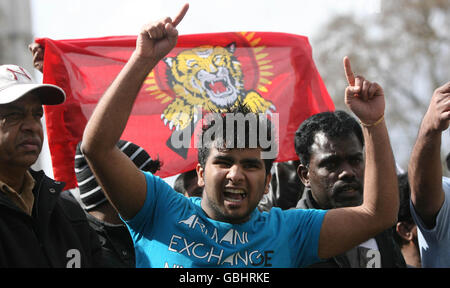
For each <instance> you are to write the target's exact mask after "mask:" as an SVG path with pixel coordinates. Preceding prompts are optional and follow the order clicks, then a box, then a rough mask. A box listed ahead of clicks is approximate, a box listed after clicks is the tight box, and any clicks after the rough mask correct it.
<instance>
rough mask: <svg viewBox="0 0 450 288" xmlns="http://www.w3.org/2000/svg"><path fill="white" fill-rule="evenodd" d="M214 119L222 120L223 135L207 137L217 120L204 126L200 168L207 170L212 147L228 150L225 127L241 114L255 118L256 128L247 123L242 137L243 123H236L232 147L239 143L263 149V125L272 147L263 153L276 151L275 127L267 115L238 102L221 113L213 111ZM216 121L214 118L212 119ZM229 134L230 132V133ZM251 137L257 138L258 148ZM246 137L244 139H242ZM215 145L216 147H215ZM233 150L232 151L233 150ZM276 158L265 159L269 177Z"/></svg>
mask: <svg viewBox="0 0 450 288" xmlns="http://www.w3.org/2000/svg"><path fill="white" fill-rule="evenodd" d="M213 114H214V117H219V118H220V119H221V122H222V124H223V125H222V134H221V135H216V134H211V135H212V137H205V135H206V133H207V131H208V130H210V129H212V128H213V127H214V126H215V125H216V124H217V123H216V121H215V120H210V121H209V122H207V123H206V125H203V126H202V131H201V135H200V139H202V145H201V146H200V147H199V148H198V162H199V164H200V166H202V167H203V168H205V164H206V161H207V159H208V156H209V153H210V149H211V147H216V148H225V149H227V145H228V143H227V142H226V141H227V129H226V128H227V125H225V124H226V123H227V119H229V120H233V121H234V119H235V116H236V115H238V114H241V115H242V116H244V117H246V116H254V117H255V118H256V121H255V123H256V127H253V126H252V125H251V124H250V121H245V122H244V125H243V128H244V132H245V133H243V134H242V135H241V133H238V131H239V130H240V129H242V127H240V128H239V129H238V126H239V124H242V123H238V122H239V121H234V125H233V127H234V129H233V137H232V138H233V139H234V143H233V145H234V146H232V147H233V148H235V147H237V146H236V145H237V143H244V144H245V145H244V148H245V149H247V148H257V147H259V148H262V145H261V143H260V137H259V136H260V127H261V125H264V126H262V128H264V130H265V133H266V135H265V136H266V138H267V141H270V143H271V144H270V145H271V146H269V147H267V148H263V149H262V151H271V149H274V145H277V144H276V143H275V141H274V139H273V137H275V135H274V130H273V129H274V127H273V125H272V122H271V121H270V119H269V118H268V117H267V115H265V114H263V113H260V112H255V111H252V110H251V109H250V108H249V107H248V106H247V105H245V104H243V103H241V102H238V103H237V104H235V105H231V106H228V107H227V108H225V109H223V110H221V111H211V112H210V114H209V115H213ZM206 117H208V115H206ZM212 119H214V118H212ZM228 132H229V131H228ZM211 135H208V136H211ZM250 135H253V136H255V135H256V136H257V137H256V138H257V139H255V140H256V141H257V142H256V147H254V146H253V144H252V139H250V137H249V136H250ZM242 137H244V138H242ZM213 145H214V146H213ZM233 148H231V149H233ZM238 148H239V147H238ZM275 158H276V157H274V158H270V159H263V161H264V166H265V170H266V174H267V175H268V174H269V173H270V170H271V168H272V164H273V162H274V160H275Z"/></svg>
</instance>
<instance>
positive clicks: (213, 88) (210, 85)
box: [205, 78, 232, 98]
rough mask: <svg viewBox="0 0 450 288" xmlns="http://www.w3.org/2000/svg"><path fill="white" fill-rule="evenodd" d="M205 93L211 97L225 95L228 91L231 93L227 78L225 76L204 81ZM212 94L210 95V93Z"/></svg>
mask: <svg viewBox="0 0 450 288" xmlns="http://www.w3.org/2000/svg"><path fill="white" fill-rule="evenodd" d="M205 88H206V93H208V94H209V95H210V96H213V97H218V98H222V97H227V96H228V95H229V94H230V93H232V89H231V87H230V84H229V83H228V80H227V79H225V78H222V79H218V80H213V81H206V82H205ZM211 94H212V95H211Z"/></svg>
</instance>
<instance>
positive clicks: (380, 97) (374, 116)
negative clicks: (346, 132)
mask: <svg viewBox="0 0 450 288" xmlns="http://www.w3.org/2000/svg"><path fill="white" fill-rule="evenodd" d="M344 70H345V76H346V77H347V82H348V84H349V86H348V87H347V88H346V89H345V104H346V105H347V106H348V107H349V108H350V109H351V110H352V111H353V113H355V115H356V116H357V117H358V118H359V120H360V121H361V124H362V125H363V126H365V127H370V126H375V125H377V124H378V123H380V122H381V121H382V120H383V118H384V109H385V99H384V92H383V88H381V86H380V85H379V84H378V83H376V82H370V81H368V80H366V79H365V78H364V77H362V76H355V75H354V74H353V71H352V67H351V65H350V59H349V58H348V57H347V56H346V57H344Z"/></svg>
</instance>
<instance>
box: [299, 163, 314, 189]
mask: <svg viewBox="0 0 450 288" xmlns="http://www.w3.org/2000/svg"><path fill="white" fill-rule="evenodd" d="M308 172H309V170H308V168H307V167H306V166H305V165H303V164H299V165H298V167H297V175H298V177H299V178H300V180H301V181H302V183H303V185H305V187H307V188H310V187H311V185H310V184H309V174H308Z"/></svg>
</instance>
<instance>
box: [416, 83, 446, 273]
mask: <svg viewBox="0 0 450 288" xmlns="http://www.w3.org/2000/svg"><path fill="white" fill-rule="evenodd" d="M449 96H450V82H447V83H446V84H444V85H442V86H441V87H439V88H437V89H436V90H435V91H434V93H433V96H432V98H431V101H430V104H429V106H428V110H427V112H426V113H425V116H424V117H423V120H422V123H421V125H420V128H419V133H418V136H417V140H416V143H415V144H414V148H413V151H412V153H411V159H410V161H409V166H408V178H409V183H410V185H411V207H410V208H411V214H412V216H413V218H414V221H415V222H416V224H417V227H418V228H419V232H418V238H419V248H420V256H421V259H422V267H424V268H430V267H436V268H437V267H440V268H442V267H450V225H449V223H450V179H448V178H446V177H442V163H441V136H442V132H444V131H445V130H447V129H448V127H449V123H450V101H449Z"/></svg>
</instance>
